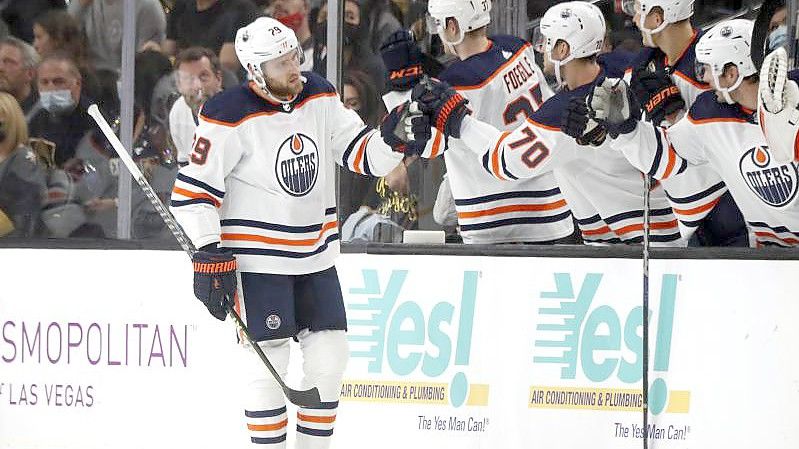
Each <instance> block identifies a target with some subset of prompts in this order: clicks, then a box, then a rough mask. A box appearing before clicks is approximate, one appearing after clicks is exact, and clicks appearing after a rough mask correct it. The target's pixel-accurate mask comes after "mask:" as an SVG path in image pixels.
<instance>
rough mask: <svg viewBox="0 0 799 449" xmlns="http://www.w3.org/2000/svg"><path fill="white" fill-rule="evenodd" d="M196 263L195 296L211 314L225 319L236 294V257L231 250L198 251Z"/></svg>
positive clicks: (194, 260) (194, 258)
mask: <svg viewBox="0 0 799 449" xmlns="http://www.w3.org/2000/svg"><path fill="white" fill-rule="evenodd" d="M192 262H193V263H194V296H196V297H197V299H199V300H200V301H202V303H203V304H205V307H206V308H208V311H209V312H211V315H213V316H214V318H216V319H218V320H222V321H225V316H227V312H226V306H232V305H233V304H232V302H233V297H234V295H235V294H236V259H235V258H234V257H233V254H232V253H231V252H230V251H224V250H221V249H213V250H210V251H202V250H201V251H197V252H196V253H195V254H194V257H192Z"/></svg>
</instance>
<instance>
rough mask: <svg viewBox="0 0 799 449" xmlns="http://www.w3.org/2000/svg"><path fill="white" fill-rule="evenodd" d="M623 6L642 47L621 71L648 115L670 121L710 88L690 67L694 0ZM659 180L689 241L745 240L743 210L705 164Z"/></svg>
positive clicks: (633, 1)
mask: <svg viewBox="0 0 799 449" xmlns="http://www.w3.org/2000/svg"><path fill="white" fill-rule="evenodd" d="M623 7H624V11H625V12H626V13H627V14H629V15H631V16H633V22H634V23H635V25H636V26H637V27H638V29H639V30H640V31H641V35H642V38H643V44H644V47H645V48H644V49H642V50H641V51H640V52H639V53H638V54H637V55H636V57H635V58H634V59H633V62H632V64H631V66H630V68H628V69H627V71H626V72H625V77H624V78H625V81H627V82H628V83H629V84H630V88H631V89H632V91H633V92H634V93H635V97H636V98H637V101H638V103H639V107H640V108H641V110H643V111H644V113H645V114H646V119H647V120H648V121H650V122H651V123H652V124H653V125H656V126H659V125H664V126H669V125H671V124H674V123H676V122H677V121H678V120H679V119H680V118H681V117H682V116H683V115H684V114H685V113H686V111H687V110H688V109H689V108H690V107H691V105H692V104H693V103H694V101H695V100H696V98H697V97H698V96H699V95H701V94H702V93H703V92H707V91H708V90H710V89H711V86H710V85H709V84H707V83H706V82H705V81H704V80H702V79H700V78H699V77H697V75H696V73H695V70H694V64H695V61H696V44H697V42H699V39H700V38H701V37H702V35H703V32H702V31H701V30H700V29H698V28H694V27H693V25H692V23H691V17H692V16H693V14H694V0H625V1H624V2H623ZM650 174H653V173H650ZM662 184H663V187H664V188H665V189H666V192H667V193H668V195H669V200H670V202H671V206H672V209H673V210H674V213H675V215H676V216H677V218H678V219H679V220H680V225H681V229H682V232H683V234H684V235H685V236H688V237H690V239H691V240H690V243H689V245H690V246H748V245H749V241H748V240H749V239H748V233H747V228H746V223H745V222H744V220H743V215H742V214H741V211H740V209H739V208H738V206H737V204H736V203H735V201H734V199H733V197H732V195H731V194H730V193H729V192H728V189H727V186H726V185H725V184H724V182H723V181H722V179H721V176H720V175H719V174H718V173H716V172H715V171H714V170H713V169H712V168H710V166H708V165H695V166H691V167H688V168H687V173H685V174H684V175H682V176H679V177H673V178H668V179H665V180H664V181H663V182H662Z"/></svg>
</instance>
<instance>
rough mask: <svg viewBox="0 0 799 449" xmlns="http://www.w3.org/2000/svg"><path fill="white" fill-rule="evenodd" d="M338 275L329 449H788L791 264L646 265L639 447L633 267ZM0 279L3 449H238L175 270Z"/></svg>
mask: <svg viewBox="0 0 799 449" xmlns="http://www.w3.org/2000/svg"><path fill="white" fill-rule="evenodd" d="M337 267H338V270H339V275H340V277H341V281H342V290H343V293H344V299H345V302H346V305H347V312H348V318H349V340H350V355H351V358H350V362H349V366H348V370H347V373H346V376H345V382H344V385H343V387H342V398H341V405H340V408H339V413H338V418H337V422H336V430H335V438H334V444H333V447H334V448H338V449H343V448H348V449H350V448H355V449H359V448H373V447H380V448H385V449H393V448H397V449H399V448H403V449H405V448H408V447H412V448H414V449H426V448H430V449H433V448H442V447H443V448H447V447H458V448H534V447H541V448H575V447H592V448H614V449H615V448H639V447H641V438H642V435H643V432H644V431H646V432H648V435H649V437H650V441H653V442H654V444H651V445H650V447H657V448H674V449H677V448H698V447H726V448H736V447H741V448H744V447H764V448H795V447H799V433H797V432H796V431H795V430H796V422H799V366H798V365H799V364H798V363H797V358H796V357H795V353H796V350H795V345H796V342H797V341H799V326H797V325H796V320H797V317H799V304H797V301H796V294H795V293H794V291H795V289H794V288H793V287H794V285H795V283H796V273H797V272H799V262H797V261H753V260H737V261H732V260H653V261H652V262H651V267H650V282H651V286H650V298H649V309H650V312H649V315H650V319H649V328H650V334H649V335H650V351H649V366H650V372H649V384H650V386H649V408H650V411H651V413H650V418H649V422H650V424H651V425H650V427H649V428H648V429H646V430H644V429H643V428H642V416H641V403H642V398H641V385H642V366H643V364H642V356H643V351H642V347H643V346H642V324H643V323H642V317H643V315H642V307H641V305H642V280H641V273H642V270H641V262H640V260H635V259H569V258H522V257H480V256H410V255H367V254H345V255H342V256H341V258H340V259H339V263H338V264H337ZM0 273H2V279H3V283H2V285H3V288H1V289H0V448H3V449H5V448H14V449H25V448H48V449H58V448H81V449H91V448H104V449H106V448H141V447H150V448H175V447H191V448H218V447H232V448H235V447H242V448H243V447H247V446H248V441H249V438H248V436H247V433H246V430H245V427H244V425H243V422H242V413H241V407H240V406H239V397H240V394H242V393H241V392H240V391H239V390H240V387H241V386H240V385H239V383H237V382H236V368H235V367H236V363H237V362H236V357H237V351H236V347H235V340H234V333H233V331H232V328H231V324H230V323H229V322H226V323H221V322H218V321H216V320H214V319H213V318H211V317H210V316H209V315H208V314H207V312H206V311H205V310H204V308H203V307H202V306H201V305H200V303H199V302H197V301H196V300H195V299H193V296H192V292H191V267H190V265H189V263H188V261H187V260H186V259H185V255H184V254H182V253H179V252H169V251H110V250H108V251H99V250H36V249H2V250H0ZM296 349H298V348H293V350H295V351H294V356H297V355H299V351H298V350H296ZM295 362H296V361H295ZM298 366H299V364H298V363H295V364H294V365H293V367H292V373H293V374H292V377H291V378H290V379H289V383H290V384H291V385H298V384H299V374H298V372H297V371H298V370H297V367H298ZM290 417H291V418H290V427H289V428H290V429H291V428H292V426H293V425H294V422H295V421H294V419H293V418H294V417H293V416H292V415H291V413H290ZM289 447H292V446H291V445H290V446H289Z"/></svg>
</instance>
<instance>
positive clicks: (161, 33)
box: [68, 0, 166, 71]
mask: <svg viewBox="0 0 799 449" xmlns="http://www.w3.org/2000/svg"><path fill="white" fill-rule="evenodd" d="M123 4H124V2H123V0H72V1H71V2H70V3H69V7H68V11H69V13H70V14H72V16H74V17H75V18H76V19H77V20H78V21H79V22H80V23H81V25H82V27H83V31H84V32H85V33H86V36H87V38H88V41H89V50H90V55H91V60H92V63H93V66H94V67H95V68H96V69H98V70H100V69H107V70H116V71H118V70H119V69H120V67H121V65H122V56H121V55H122V35H123V30H122V17H123V16H122V13H123ZM165 37H166V15H165V14H164V8H163V7H162V6H161V3H160V2H159V1H158V0H137V1H136V48H137V49H138V50H139V51H141V50H146V49H151V50H156V51H160V49H161V43H162V42H163V40H164V38H165Z"/></svg>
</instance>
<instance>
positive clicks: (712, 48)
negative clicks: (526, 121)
mask: <svg viewBox="0 0 799 449" xmlns="http://www.w3.org/2000/svg"><path fill="white" fill-rule="evenodd" d="M752 28H753V24H752V22H751V21H748V20H743V19H736V20H730V21H725V22H722V23H719V24H718V25H716V26H715V27H713V29H711V30H710V31H708V32H707V34H705V35H704V36H702V38H701V39H700V41H699V43H698V44H697V46H696V59H697V71H698V73H699V75H698V77H699V78H701V79H703V80H704V81H705V82H707V83H708V84H709V85H710V86H711V87H712V89H713V91H710V92H705V93H703V94H701V95H699V97H698V98H697V99H696V101H695V102H694V104H693V105H692V106H691V108H690V109H689V111H688V113H687V115H686V116H685V117H684V118H682V119H681V120H680V121H679V122H677V123H676V124H675V125H673V126H671V127H669V128H668V129H664V128H660V127H653V126H652V125H651V124H649V123H646V122H641V121H639V120H638V119H637V117H639V114H638V111H637V103H636V102H634V101H631V96H630V92H629V91H628V88H627V85H626V83H625V82H624V81H622V80H618V79H615V80H614V79H607V80H605V82H604V83H603V84H602V85H601V86H598V87H596V88H595V90H594V93H593V96H592V98H591V100H590V107H591V109H592V110H593V113H594V116H595V117H596V119H597V120H600V121H601V122H603V124H604V126H606V128H607V129H608V130H609V132H610V133H611V134H612V135H616V134H618V137H617V138H615V139H613V142H612V145H613V147H614V148H617V149H619V150H620V151H622V152H623V153H624V154H625V155H626V156H627V157H628V159H629V160H630V161H631V162H633V164H634V165H636V166H638V167H639V168H641V169H646V170H651V172H652V173H653V174H654V176H655V177H656V178H658V179H670V178H672V177H673V178H674V179H675V180H676V179H678V178H679V177H680V176H683V174H682V173H687V170H685V168H686V167H688V168H690V167H691V166H697V165H706V166H709V167H710V168H712V169H714V170H715V171H716V172H718V173H719V174H720V175H721V177H722V179H723V180H724V182H725V183H726V185H727V186H728V187H729V189H730V192H731V193H732V195H733V197H734V198H735V201H736V202H737V204H738V205H740V207H741V210H742V212H743V215H744V218H745V219H746V221H747V223H748V225H749V227H750V228H751V230H752V231H753V234H754V236H755V240H756V243H757V245H758V246H764V245H777V246H797V245H799V204H798V203H797V200H796V193H797V189H798V188H799V172H797V164H796V163H795V162H793V161H788V162H784V161H783V162H780V161H778V160H777V158H776V157H775V156H774V152H773V151H772V150H771V149H770V148H769V146H768V145H767V143H766V140H765V137H764V136H763V133H762V132H761V129H760V126H759V125H758V123H757V121H756V116H755V109H756V107H757V103H758V87H759V83H758V73H757V70H756V68H755V66H754V64H753V63H752V59H751V57H750V52H751V36H752ZM797 75H799V74H797V73H793V74H792V76H793V77H794V78H797ZM587 120H588V117H587V116H586V117H585V121H586V122H587Z"/></svg>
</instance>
